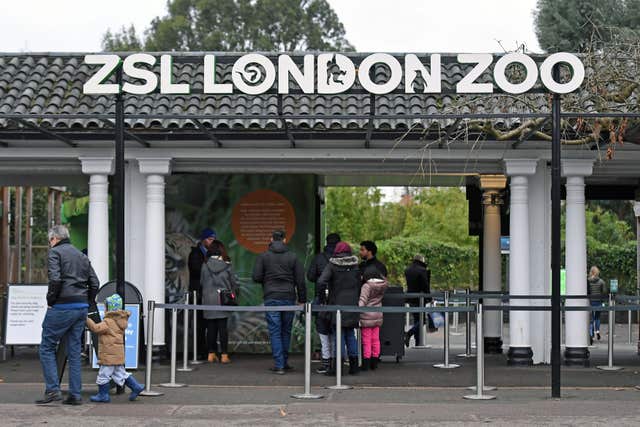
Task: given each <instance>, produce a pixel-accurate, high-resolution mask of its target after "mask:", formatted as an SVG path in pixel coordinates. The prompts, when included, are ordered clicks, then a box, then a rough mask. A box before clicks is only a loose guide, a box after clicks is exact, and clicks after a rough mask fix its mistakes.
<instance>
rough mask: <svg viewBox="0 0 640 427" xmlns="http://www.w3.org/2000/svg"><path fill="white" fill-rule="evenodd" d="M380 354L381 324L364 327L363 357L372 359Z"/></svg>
mask: <svg viewBox="0 0 640 427" xmlns="http://www.w3.org/2000/svg"><path fill="white" fill-rule="evenodd" d="M379 356H380V326H376V327H374V328H362V357H363V358H365V359H370V358H372V357H379Z"/></svg>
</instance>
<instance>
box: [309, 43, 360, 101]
mask: <svg viewBox="0 0 640 427" xmlns="http://www.w3.org/2000/svg"><path fill="white" fill-rule="evenodd" d="M355 81H356V67H355V65H353V62H351V60H350V59H349V58H347V57H346V56H344V55H342V54H339V53H321V54H320V55H318V93H319V94H321V95H330V94H334V93H343V92H346V91H347V90H349V89H350V88H351V86H353V83H354V82H355Z"/></svg>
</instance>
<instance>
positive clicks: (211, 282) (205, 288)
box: [200, 240, 238, 365]
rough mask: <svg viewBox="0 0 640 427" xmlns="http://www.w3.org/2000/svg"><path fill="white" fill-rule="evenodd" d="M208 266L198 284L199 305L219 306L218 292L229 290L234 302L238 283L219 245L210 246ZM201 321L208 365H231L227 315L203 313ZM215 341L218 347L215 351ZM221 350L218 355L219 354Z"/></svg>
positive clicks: (224, 252) (225, 254) (205, 267)
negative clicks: (204, 329)
mask: <svg viewBox="0 0 640 427" xmlns="http://www.w3.org/2000/svg"><path fill="white" fill-rule="evenodd" d="M207 256H208V259H207V262H206V263H204V265H203V266H202V275H201V277H200V284H201V286H202V303H203V304H204V305H222V302H221V301H220V291H222V290H230V291H232V292H233V293H234V294H235V295H236V298H237V295H238V283H237V281H236V275H235V273H234V272H233V268H232V267H231V261H230V259H229V257H228V255H227V251H226V250H225V247H224V245H223V244H222V242H219V241H217V240H216V241H214V242H212V243H211V245H209V251H208V252H207ZM203 317H204V319H205V321H206V323H207V347H208V350H209V355H208V356H207V361H208V362H209V363H216V362H218V361H220V363H222V364H223V365H226V364H228V363H231V360H230V359H229V351H228V347H229V333H228V331H227V319H228V318H229V312H226V311H205V312H204V314H203ZM218 337H219V340H220V347H218ZM218 350H220V353H218Z"/></svg>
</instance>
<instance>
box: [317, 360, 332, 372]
mask: <svg viewBox="0 0 640 427" xmlns="http://www.w3.org/2000/svg"><path fill="white" fill-rule="evenodd" d="M329 364H330V362H329V359H322V364H321V365H320V367H319V368H318V369H316V373H317V374H326V373H327V371H329Z"/></svg>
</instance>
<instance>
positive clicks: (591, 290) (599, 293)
mask: <svg viewBox="0 0 640 427" xmlns="http://www.w3.org/2000/svg"><path fill="white" fill-rule="evenodd" d="M587 293H588V295H589V296H590V297H591V306H592V307H601V306H602V298H603V296H604V280H602V279H601V278H600V269H599V268H598V267H596V266H595V265H594V266H593V267H591V270H589V277H588V278H587ZM594 335H595V336H596V337H597V338H598V341H600V312H599V311H592V312H591V322H590V324H589V342H590V344H593V337H594Z"/></svg>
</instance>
